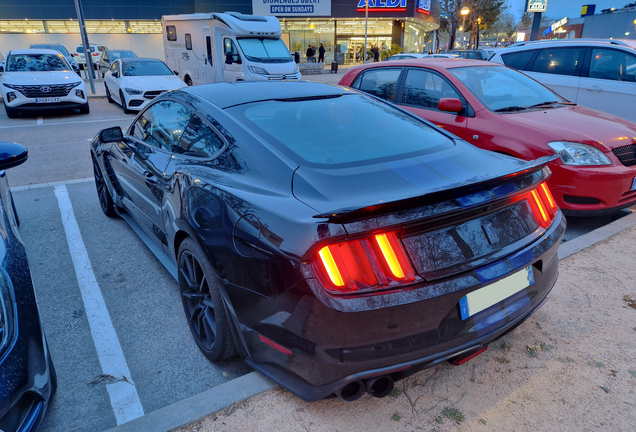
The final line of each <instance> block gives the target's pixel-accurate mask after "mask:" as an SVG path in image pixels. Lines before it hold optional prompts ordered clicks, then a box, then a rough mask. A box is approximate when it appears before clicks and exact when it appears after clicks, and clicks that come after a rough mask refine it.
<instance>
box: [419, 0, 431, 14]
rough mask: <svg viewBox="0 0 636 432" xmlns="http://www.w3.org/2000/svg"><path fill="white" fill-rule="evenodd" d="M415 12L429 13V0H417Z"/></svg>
mask: <svg viewBox="0 0 636 432" xmlns="http://www.w3.org/2000/svg"><path fill="white" fill-rule="evenodd" d="M415 11H416V12H419V13H423V14H427V15H428V14H430V13H431V0H417V9H416V10H415Z"/></svg>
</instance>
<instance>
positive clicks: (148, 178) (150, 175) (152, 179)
mask: <svg viewBox="0 0 636 432" xmlns="http://www.w3.org/2000/svg"><path fill="white" fill-rule="evenodd" d="M144 178H145V179H146V181H149V182H151V183H157V177H156V176H155V175H154V174H153V173H151V172H150V171H146V172H144Z"/></svg>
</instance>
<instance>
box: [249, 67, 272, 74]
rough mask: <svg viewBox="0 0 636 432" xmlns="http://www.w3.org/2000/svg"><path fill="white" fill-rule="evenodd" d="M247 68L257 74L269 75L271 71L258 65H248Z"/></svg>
mask: <svg viewBox="0 0 636 432" xmlns="http://www.w3.org/2000/svg"><path fill="white" fill-rule="evenodd" d="M247 68H248V69H249V71H250V72H252V73H255V74H260V75H269V72H267V71H266V70H265V69H263V68H260V67H257V66H248V67H247Z"/></svg>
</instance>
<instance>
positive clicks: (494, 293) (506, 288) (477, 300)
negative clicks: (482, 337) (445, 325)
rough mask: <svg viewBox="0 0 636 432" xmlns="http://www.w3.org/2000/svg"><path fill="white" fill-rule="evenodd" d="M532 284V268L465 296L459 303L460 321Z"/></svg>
mask: <svg viewBox="0 0 636 432" xmlns="http://www.w3.org/2000/svg"><path fill="white" fill-rule="evenodd" d="M533 283H534V275H533V273H532V266H528V267H526V268H524V269H523V270H521V271H519V272H517V273H515V274H512V275H510V276H508V277H506V278H504V279H501V280H500V281H497V282H495V283H493V284H490V285H488V286H486V287H483V288H480V289H478V290H477V291H473V292H471V293H470V294H466V295H465V296H464V297H462V298H461V300H460V301H459V309H460V311H461V314H462V319H463V320H465V319H467V318H469V317H471V316H473V315H475V314H476V313H479V312H481V311H483V310H484V309H488V308H489V307H490V306H492V305H495V304H497V303H499V302H500V301H502V300H505V299H507V298H508V297H510V296H511V295H513V294H516V293H518V292H519V291H521V290H522V289H524V288H527V287H529V286H530V285H532V284H533Z"/></svg>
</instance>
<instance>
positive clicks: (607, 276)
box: [179, 228, 636, 432]
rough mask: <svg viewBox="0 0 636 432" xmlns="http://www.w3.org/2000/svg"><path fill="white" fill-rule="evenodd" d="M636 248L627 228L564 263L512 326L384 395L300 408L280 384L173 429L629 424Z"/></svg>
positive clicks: (634, 418)
mask: <svg viewBox="0 0 636 432" xmlns="http://www.w3.org/2000/svg"><path fill="white" fill-rule="evenodd" d="M635 245H636V228H632V229H629V230H627V231H623V232H622V233H621V234H619V235H617V236H615V237H613V238H611V239H609V240H606V241H604V242H602V243H599V244H597V245H595V246H593V247H591V248H589V249H587V250H585V251H583V252H580V253H578V254H575V255H573V256H571V257H569V258H567V259H565V260H563V261H562V262H561V263H560V277H559V281H558V282H557V285H556V286H555V288H554V289H553V291H552V293H551V295H550V299H549V301H548V302H547V303H546V304H545V305H544V306H543V308H541V309H540V310H539V311H538V312H537V313H535V314H534V315H533V316H532V317H531V318H530V319H529V320H528V321H526V322H525V323H523V324H522V325H521V326H520V327H519V328H517V329H516V330H515V331H514V332H512V333H511V334H509V335H507V336H505V337H504V338H502V339H500V340H499V341H497V342H495V343H493V344H491V345H490V347H489V349H488V351H486V352H485V353H483V354H481V355H479V356H477V357H476V358H474V359H472V360H470V361H469V362H467V363H465V364H464V365H462V366H452V365H450V364H441V365H438V366H436V367H434V368H431V369H428V370H425V371H423V372H420V373H418V374H416V375H414V376H412V377H410V378H408V379H406V380H403V381H400V382H398V383H396V389H395V390H394V391H393V392H392V393H391V394H390V395H389V396H388V397H386V398H384V399H375V398H373V397H370V396H368V395H366V396H364V397H363V398H361V399H359V400H358V401H356V402H350V403H346V402H342V401H340V400H339V399H329V400H323V401H319V402H315V403H306V402H303V401H302V400H300V399H299V398H297V397H296V396H294V395H292V394H291V393H289V392H287V391H285V390H282V389H280V388H278V389H275V390H272V391H270V392H267V393H264V394H262V395H259V396H257V397H255V398H252V399H250V400H248V401H246V402H244V403H240V404H237V405H233V407H232V409H228V410H225V411H220V412H218V413H215V414H213V415H211V416H209V417H207V418H206V419H204V420H202V421H200V422H198V423H196V424H193V425H190V426H188V427H185V428H181V429H179V431H180V432H186V431H188V432H189V431H197V432H202V431H241V432H251V431H272V430H273V431H276V432H284V431H307V432H313V431H330V432H331V431H361V430H373V431H375V430H391V431H419V430H423V431H440V432H442V431H504V430H511V431H557V430H558V431H573V432H574V431H576V432H579V431H599V430H601V431H634V430H636V393H635V392H636V309H634V306H632V305H631V304H630V302H633V301H634V298H633V297H632V296H633V294H632V293H635V292H636V266H635V265H634V263H635V262H636V258H635V257H634V255H636V253H633V252H630V251H635V250H636V246H635ZM627 297H629V300H627V299H626V298H627Z"/></svg>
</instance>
